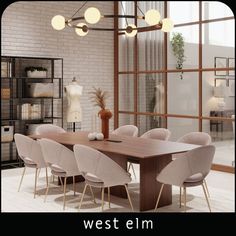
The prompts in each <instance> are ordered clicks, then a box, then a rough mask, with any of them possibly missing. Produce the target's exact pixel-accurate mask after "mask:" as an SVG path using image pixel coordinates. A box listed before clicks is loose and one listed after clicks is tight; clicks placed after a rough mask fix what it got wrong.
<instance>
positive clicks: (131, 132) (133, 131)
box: [111, 125, 138, 137]
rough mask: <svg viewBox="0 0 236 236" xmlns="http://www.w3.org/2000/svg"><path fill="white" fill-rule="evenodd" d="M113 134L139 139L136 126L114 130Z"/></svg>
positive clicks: (124, 126) (125, 126) (126, 126)
mask: <svg viewBox="0 0 236 236" xmlns="http://www.w3.org/2000/svg"><path fill="white" fill-rule="evenodd" d="M111 133H112V134H116V135H124V136H131V137H138V127H137V126H135V125H123V126H120V127H119V128H117V129H115V130H113V131H112V132H111Z"/></svg>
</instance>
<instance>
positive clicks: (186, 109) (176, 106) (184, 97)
mask: <svg viewBox="0 0 236 236" xmlns="http://www.w3.org/2000/svg"><path fill="white" fill-rule="evenodd" d="M180 75H181V74H180V73H168V85H167V93H168V108H167V110H168V113H170V114H180V115H198V73H197V72H191V73H187V72H184V73H183V75H182V76H183V79H180Z"/></svg>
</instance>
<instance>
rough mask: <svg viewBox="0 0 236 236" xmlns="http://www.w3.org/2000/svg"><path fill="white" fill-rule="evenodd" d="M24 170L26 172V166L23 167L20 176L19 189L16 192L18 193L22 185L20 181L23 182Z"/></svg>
mask: <svg viewBox="0 0 236 236" xmlns="http://www.w3.org/2000/svg"><path fill="white" fill-rule="evenodd" d="M25 170H26V166H25V167H24V170H23V173H22V176H21V179H20V184H19V187H18V192H19V191H20V188H21V184H22V181H23V178H24V175H25Z"/></svg>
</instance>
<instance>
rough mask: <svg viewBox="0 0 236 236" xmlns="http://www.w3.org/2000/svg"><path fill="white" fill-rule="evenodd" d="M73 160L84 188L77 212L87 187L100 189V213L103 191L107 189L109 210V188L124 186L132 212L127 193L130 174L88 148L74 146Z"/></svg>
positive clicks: (104, 156)
mask: <svg viewBox="0 0 236 236" xmlns="http://www.w3.org/2000/svg"><path fill="white" fill-rule="evenodd" d="M74 154H75V159H76V162H77V165H78V168H79V170H80V172H81V174H82V175H83V177H84V178H85V187H84V190H83V194H82V197H81V201H80V205H79V210H80V208H81V205H82V202H83V198H84V194H85V191H86V189H87V187H88V186H89V187H90V188H91V187H95V188H101V189H102V211H103V208H104V189H105V188H107V189H108V202H109V208H110V187H112V186H118V185H124V186H125V190H126V193H127V195H128V200H129V203H130V206H131V209H132V211H133V205H132V201H131V198H130V195H129V191H128V187H127V185H128V183H130V182H131V177H130V174H129V173H128V172H127V171H125V170H124V169H122V168H121V167H120V166H119V165H118V164H117V163H116V162H114V161H113V160H112V159H111V158H109V157H108V156H106V155H105V154H103V153H101V152H99V151H97V150H95V149H93V148H91V147H88V146H84V145H80V144H76V145H74Z"/></svg>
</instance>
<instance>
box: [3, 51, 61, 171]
mask: <svg viewBox="0 0 236 236" xmlns="http://www.w3.org/2000/svg"><path fill="white" fill-rule="evenodd" d="M27 66H43V67H46V68H47V71H48V74H47V77H46V78H29V77H27V76H26V72H25V71H24V69H25V67H27ZM28 83H54V85H56V88H57V89H58V90H57V93H58V94H57V96H53V97H29V96H28V94H27V91H26V86H27V84H28ZM4 88H5V89H6V88H7V89H10V94H9V97H7V98H6V97H4V98H3V97H2V89H4ZM24 103H30V104H41V112H42V108H50V112H49V114H47V116H42V118H40V119H22V114H21V107H20V106H21V105H22V104H24ZM55 103H56V105H57V109H56V110H55V109H54V104H55ZM17 105H18V106H19V107H20V109H19V111H18V112H17ZM58 114H59V115H58ZM41 123H42V124H43V123H56V124H57V125H60V126H61V127H63V58H47V57H19V56H2V57H1V127H2V126H13V132H14V133H16V132H17V133H22V134H25V135H26V134H27V133H26V125H28V124H41ZM22 165H23V163H22V162H21V160H20V158H19V157H18V155H17V152H16V148H15V143H14V140H12V141H6V142H2V134H1V168H13V167H20V166H22Z"/></svg>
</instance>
